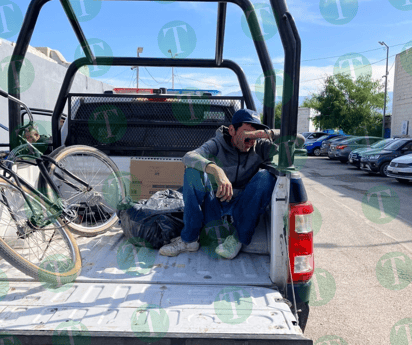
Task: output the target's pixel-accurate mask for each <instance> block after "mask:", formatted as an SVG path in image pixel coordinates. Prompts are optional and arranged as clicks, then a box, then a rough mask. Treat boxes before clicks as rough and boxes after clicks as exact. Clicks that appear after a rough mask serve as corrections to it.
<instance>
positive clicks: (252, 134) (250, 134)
mask: <svg viewBox="0 0 412 345" xmlns="http://www.w3.org/2000/svg"><path fill="white" fill-rule="evenodd" d="M239 138H240V139H241V140H242V141H243V142H245V140H246V139H250V140H255V139H260V138H264V139H269V138H268V135H267V134H266V132H265V131H264V130H263V129H259V130H257V131H244V132H242V133H239Z"/></svg>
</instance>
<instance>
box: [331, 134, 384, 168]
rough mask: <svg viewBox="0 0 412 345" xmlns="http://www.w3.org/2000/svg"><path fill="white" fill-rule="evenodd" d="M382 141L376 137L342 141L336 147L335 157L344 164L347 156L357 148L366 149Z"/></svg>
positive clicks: (347, 158)
mask: <svg viewBox="0 0 412 345" xmlns="http://www.w3.org/2000/svg"><path fill="white" fill-rule="evenodd" d="M380 140H382V138H378V137H358V138H352V139H349V140H345V141H342V142H341V143H340V144H339V145H337V146H336V152H335V157H336V158H337V159H339V160H340V161H341V163H346V162H347V161H348V160H349V154H350V153H351V152H352V151H353V150H356V149H359V148H367V147H370V146H371V145H372V144H374V143H376V142H377V141H380Z"/></svg>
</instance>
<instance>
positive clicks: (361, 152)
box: [349, 138, 396, 169]
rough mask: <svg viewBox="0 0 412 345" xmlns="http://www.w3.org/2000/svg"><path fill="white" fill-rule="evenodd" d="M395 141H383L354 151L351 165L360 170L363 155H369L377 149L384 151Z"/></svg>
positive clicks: (350, 158)
mask: <svg viewBox="0 0 412 345" xmlns="http://www.w3.org/2000/svg"><path fill="white" fill-rule="evenodd" d="M394 140H396V139H393V138H389V139H383V140H381V141H378V142H376V143H374V144H372V145H371V146H370V147H362V148H360V149H356V150H353V151H352V152H351V153H350V154H349V163H350V164H352V165H354V166H355V167H357V168H358V169H360V160H361V157H362V156H363V155H365V154H368V152H370V151H373V150H376V149H382V148H384V147H385V146H386V145H389V144H390V143H392V142H393V141H394Z"/></svg>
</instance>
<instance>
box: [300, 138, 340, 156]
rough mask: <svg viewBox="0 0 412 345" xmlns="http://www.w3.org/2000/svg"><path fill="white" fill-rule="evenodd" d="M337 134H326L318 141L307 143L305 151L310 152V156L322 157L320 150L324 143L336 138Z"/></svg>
mask: <svg viewBox="0 0 412 345" xmlns="http://www.w3.org/2000/svg"><path fill="white" fill-rule="evenodd" d="M336 136H337V134H326V135H324V136H322V137H320V138H319V139H318V140H316V141H312V142H305V145H304V147H305V149H306V150H307V151H308V155H309V156H310V155H315V156H320V148H321V146H322V142H323V141H325V140H328V139H331V138H334V137H336Z"/></svg>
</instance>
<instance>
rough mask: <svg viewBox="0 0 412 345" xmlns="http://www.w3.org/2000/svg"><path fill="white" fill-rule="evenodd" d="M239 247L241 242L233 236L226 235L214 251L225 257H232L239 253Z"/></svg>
mask: <svg viewBox="0 0 412 345" xmlns="http://www.w3.org/2000/svg"><path fill="white" fill-rule="evenodd" d="M241 248H242V243H240V242H239V241H238V240H237V239H236V238H235V236H233V235H230V236H228V237H226V239H225V242H223V243H222V244H219V245H218V246H217V248H216V253H217V254H219V255H220V256H223V257H224V258H226V259H233V258H235V257H236V255H238V254H239V251H240V249H241Z"/></svg>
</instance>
